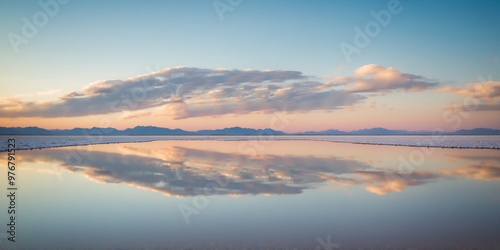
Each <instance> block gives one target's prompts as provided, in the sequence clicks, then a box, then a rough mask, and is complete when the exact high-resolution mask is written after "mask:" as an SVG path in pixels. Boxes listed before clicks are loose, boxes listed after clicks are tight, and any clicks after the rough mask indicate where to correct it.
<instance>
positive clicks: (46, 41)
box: [0, 0, 500, 129]
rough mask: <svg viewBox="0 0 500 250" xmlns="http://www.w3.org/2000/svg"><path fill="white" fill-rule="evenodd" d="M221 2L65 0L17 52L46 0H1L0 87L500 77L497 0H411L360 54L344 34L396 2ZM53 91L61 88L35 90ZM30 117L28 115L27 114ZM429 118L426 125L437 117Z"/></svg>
mask: <svg viewBox="0 0 500 250" xmlns="http://www.w3.org/2000/svg"><path fill="white" fill-rule="evenodd" d="M54 1H55V0H45V1H44V0H41V1H40V2H42V3H54ZM215 2H216V1H212V0H209V1H189V0H187V1H186V0H183V1H77V0H72V1H69V2H68V3H67V4H59V3H58V6H59V10H58V11H57V13H56V14H55V15H54V16H53V17H49V18H48V22H47V24H46V25H44V26H43V27H39V28H38V32H36V34H35V35H34V37H33V38H30V39H28V40H29V42H28V43H27V44H20V45H19V46H18V47H17V49H18V52H17V53H16V49H15V48H14V47H15V46H12V42H11V39H9V34H12V33H15V34H17V35H22V28H23V25H24V23H23V17H24V18H27V19H28V20H30V21H32V19H33V17H34V16H36V13H38V12H40V11H43V8H42V7H41V5H40V4H39V2H38V1H30V2H28V1H23V2H19V1H0V32H1V35H2V37H3V38H2V39H0V54H1V59H0V74H1V76H2V77H1V78H0V86H1V88H2V93H1V94H0V97H1V98H11V97H13V96H23V95H24V96H25V97H24V98H25V99H23V100H22V101H26V102H27V101H50V100H57V98H58V96H59V97H60V96H62V95H64V94H67V93H70V92H72V91H77V90H79V89H82V88H83V87H85V86H87V85H89V84H91V83H94V82H96V81H100V80H116V79H121V80H124V79H128V78H131V77H134V76H137V75H144V74H149V73H152V72H153V71H158V70H161V69H164V68H172V67H177V66H186V67H194V68H201V69H217V68H226V69H239V70H244V69H254V70H288V71H298V72H301V73H302V74H303V75H305V76H309V77H311V78H312V79H314V80H317V81H320V82H328V81H331V80H332V79H334V78H336V77H339V76H351V75H353V72H355V71H356V69H359V68H360V67H362V66H364V65H370V64H376V65H381V66H383V67H386V68H389V67H393V68H395V69H397V70H398V71H399V72H402V73H406V74H412V75H417V76H421V77H424V78H426V79H427V80H429V81H436V82H439V86H441V87H444V86H448V87H449V86H458V87H460V86H464V85H466V84H472V83H477V82H483V81H485V80H486V81H492V82H495V81H498V77H499V76H498V73H497V72H500V71H499V69H500V32H499V31H500V26H499V23H500V15H498V13H499V11H500V2H499V1H418V0H413V1H410V0H401V1H399V5H400V8H402V11H401V12H400V13H398V14H392V15H391V20H390V22H389V24H388V25H387V26H386V27H381V29H380V33H379V34H378V35H377V36H375V37H373V38H371V40H370V42H369V44H368V46H366V47H365V48H362V49H361V52H360V53H359V54H354V55H353V56H352V60H351V61H350V62H347V61H346V58H345V57H344V55H343V53H342V51H341V49H340V46H339V45H340V44H341V43H343V42H344V43H349V44H353V40H354V37H355V31H354V28H355V27H359V28H361V29H362V30H363V29H364V28H365V25H366V24H367V23H368V22H370V21H374V20H375V19H374V17H373V16H372V15H371V14H370V12H371V11H375V12H379V11H382V10H387V9H388V7H387V6H388V3H391V1H386V0H384V1H343V0H339V1H337V0H335V1H284V0H283V1H278V0H276V1H247V0H243V1H241V3H239V4H238V5H236V6H234V7H231V8H232V11H227V12H224V13H223V20H221V18H219V15H218V13H217V11H216V9H215V8H214V3H215ZM220 2H222V3H223V4H228V5H230V3H231V1H227V0H220ZM220 2H219V3H220ZM234 2H238V1H234ZM493 86H496V85H495V84H493ZM50 91H53V92H54V93H55V94H54V95H49V94H47V95H45V94H39V95H33V93H46V92H50ZM419 94H420V96H419V97H418V98H415V99H417V102H418V100H420V102H425V101H429V100H428V99H427V100H426V98H425V96H430V97H432V103H436V104H438V103H439V104H442V106H443V105H444V104H443V103H445V102H448V101H449V100H455V99H454V98H455V97H449V96H447V95H446V94H442V95H440V96H436V95H437V94H436V93H435V91H434V92H432V91H430V92H429V91H426V93H423V92H420V93H419ZM401 95H411V93H410V94H409V93H407V92H405V93H393V94H388V95H385V94H384V97H383V102H384V103H390V104H393V103H397V102H398V101H397V100H398V99H401ZM26 96H29V97H26ZM435 96H436V97H435ZM370 98H372V97H370V96H368V99H370ZM373 98H380V97H373ZM405 98H406V97H405ZM408 98H410V99H411V98H412V97H408ZM403 99H404V98H403ZM445 100H446V101H445ZM377 101H378V100H377ZM496 102H497V101H496V100H495V101H493V103H496ZM401 105H404V104H402V103H401ZM441 108H442V107H441ZM377 112H382V111H381V110H378V111H377ZM496 114H498V111H496ZM339 115H340V114H339ZM9 116H12V115H9ZM340 117H342V115H340ZM14 118H16V119H17V117H15V116H14ZM23 119H24V118H19V120H18V122H19V124H24V123H25V121H24V120H23ZM301 119H302V118H301ZM141 122H142V121H137V122H136V123H137V124H140V123H141ZM241 122H242V123H244V122H245V120H242V121H241ZM427 122H428V124H429V125H426V126H423V127H426V128H427V127H432V126H437V125H434V124H437V123H433V122H432V121H427ZM431 123H432V124H433V125H430V124H431ZM493 123H494V121H489V122H486V123H485V125H484V126H490V124H493ZM11 124H12V123H11ZM131 124H132V123H130V124H128V125H131ZM177 125H178V126H180V127H183V126H182V124H180V123H179V124H177ZM241 125H245V124H241ZM376 125H381V126H382V125H384V124H373V126H376ZM479 125H480V124H476V125H474V126H479ZM123 126H125V127H126V125H123ZM213 126H215V127H217V126H218V125H217V124H214V125H213ZM252 126H257V127H259V126H265V125H264V124H260V125H257V124H255V125H252ZM300 126H301V127H303V126H306V125H304V124H303V125H300ZM328 126H329V127H331V126H332V125H331V124H329V125H328ZM342 126H343V125H342ZM471 126H472V125H471ZM306 127H307V126H306ZM423 127H422V128H423ZM490 127H491V126H490ZM297 129H299V128H298V127H297Z"/></svg>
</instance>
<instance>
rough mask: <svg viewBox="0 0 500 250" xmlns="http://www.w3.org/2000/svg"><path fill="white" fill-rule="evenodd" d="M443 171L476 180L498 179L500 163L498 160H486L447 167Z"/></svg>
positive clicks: (499, 178) (499, 176)
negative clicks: (467, 164)
mask: <svg viewBox="0 0 500 250" xmlns="http://www.w3.org/2000/svg"><path fill="white" fill-rule="evenodd" d="M443 173H444V174H446V175H452V176H462V177H465V178H472V179H476V180H486V181H498V180H500V165H498V161H497V162H494V161H484V162H482V163H480V164H474V165H470V166H466V167H459V168H452V169H445V170H443Z"/></svg>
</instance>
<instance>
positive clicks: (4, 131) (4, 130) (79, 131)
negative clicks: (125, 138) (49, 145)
mask: <svg viewBox="0 0 500 250" xmlns="http://www.w3.org/2000/svg"><path fill="white" fill-rule="evenodd" d="M271 134H272V135H285V134H287V133H285V132H283V131H278V130H273V129H270V128H266V129H253V128H241V127H231V128H223V129H214V130H198V131H186V130H182V129H169V128H161V127H155V126H137V127H135V128H128V129H124V130H118V129H115V128H98V127H93V128H73V129H51V130H49V129H43V128H39V127H25V128H21V127H12V128H8V127H0V135H271ZM293 134H295V135H430V134H433V132H432V131H407V130H389V129H385V128H370V129H361V130H353V131H349V132H346V131H341V130H337V129H328V130H324V131H307V132H302V133H293ZM443 134H448V135H500V129H491V128H475V129H461V130H457V131H454V132H445V133H443Z"/></svg>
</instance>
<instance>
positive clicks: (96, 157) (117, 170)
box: [21, 142, 500, 197]
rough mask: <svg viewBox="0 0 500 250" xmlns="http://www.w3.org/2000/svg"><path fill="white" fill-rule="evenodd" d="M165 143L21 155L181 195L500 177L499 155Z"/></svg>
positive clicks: (380, 189)
mask: <svg viewBox="0 0 500 250" xmlns="http://www.w3.org/2000/svg"><path fill="white" fill-rule="evenodd" d="M205 143H213V144H214V145H217V144H219V146H220V145H221V144H224V143H223V142H205ZM168 144H169V145H167V143H165V145H163V144H159V143H140V144H133V143H130V144H116V145H97V146H93V147H91V148H89V147H78V148H74V147H68V148H53V149H45V150H35V151H24V152H23V153H22V154H21V157H22V160H24V161H33V162H50V163H52V164H57V165H59V166H61V167H63V168H64V169H67V170H68V171H72V172H78V173H80V174H82V175H84V176H86V177H88V178H90V179H92V180H94V181H98V182H103V183H127V184H130V185H133V186H136V187H140V188H146V189H149V190H154V191H158V192H161V193H163V194H166V195H173V196H181V197H183V196H197V195H245V194H252V195H261V194H268V195H276V194H298V193H302V192H303V191H304V190H306V189H312V188H317V187H319V186H321V185H363V186H364V187H365V188H366V190H367V191H369V192H371V193H374V194H378V195H386V194H389V193H392V192H401V191H403V190H405V189H407V188H409V187H412V186H418V185H423V184H425V183H427V182H429V181H433V180H434V181H435V180H438V179H439V178H442V177H444V176H446V177H450V176H452V177H453V176H455V177H456V176H465V177H468V178H474V179H478V180H500V168H499V167H498V163H499V158H498V157H496V158H495V157H491V156H484V157H480V156H477V155H476V154H475V155H471V156H470V157H468V156H467V155H458V156H457V155H455V156H449V158H451V159H459V160H460V161H459V162H460V163H470V164H469V165H463V164H453V166H455V165H456V167H451V168H446V169H440V168H432V169H435V170H432V171H424V170H418V169H415V170H413V171H411V172H409V173H404V174H403V173H400V172H399V171H398V170H397V167H396V166H387V168H380V167H374V166H373V165H372V163H371V160H367V159H366V157H361V155H362V154H363V152H354V155H351V156H350V157H342V156H340V155H342V154H340V153H337V154H336V153H331V154H328V155H313V154H310V155H307V154H294V153H290V154H275V153H272V152H270V153H266V152H265V150H264V152H263V153H262V154H260V155H246V154H239V153H231V152H230V151H231V150H225V151H224V150H222V151H221V150H217V148H216V147H215V146H214V149H210V148H206V147H205V148H201V149H200V148H197V147H194V146H193V147H189V144H186V143H183V144H182V145H175V142H169V143H168ZM172 144H173V145H172ZM146 146H150V147H146ZM360 147H362V146H360ZM363 147H366V146H363ZM357 154H358V155H359V156H360V157H357ZM75 155H78V156H79V157H78V160H75V157H74V156H75ZM358 158H359V160H358ZM460 158H461V159H460Z"/></svg>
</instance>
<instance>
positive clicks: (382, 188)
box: [356, 170, 439, 195]
mask: <svg viewBox="0 0 500 250" xmlns="http://www.w3.org/2000/svg"><path fill="white" fill-rule="evenodd" d="M356 175H357V177H359V178H360V180H358V182H359V183H363V184H364V185H366V190H368V191H369V192H371V193H374V194H378V195H386V194H389V193H393V192H401V191H403V190H405V189H406V188H408V187H411V186H417V185H421V184H424V183H426V182H428V181H430V180H432V179H437V178H439V175H437V174H434V173H431V172H425V171H415V172H412V173H410V174H399V173H397V172H394V171H388V170H386V171H357V172H356Z"/></svg>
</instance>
